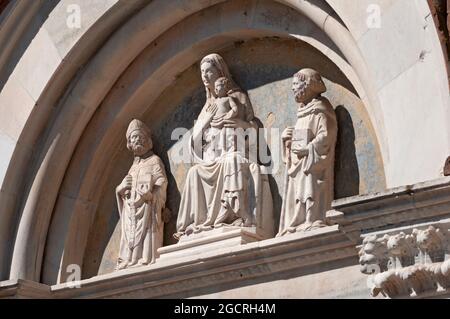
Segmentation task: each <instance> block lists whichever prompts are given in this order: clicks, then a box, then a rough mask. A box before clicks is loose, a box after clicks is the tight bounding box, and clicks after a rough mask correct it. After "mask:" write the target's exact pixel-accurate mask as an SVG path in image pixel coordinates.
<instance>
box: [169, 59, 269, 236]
mask: <svg viewBox="0 0 450 319" xmlns="http://www.w3.org/2000/svg"><path fill="white" fill-rule="evenodd" d="M200 66H201V76H202V80H203V84H204V86H205V89H206V103H205V105H204V107H203V109H202V111H201V113H200V115H199V117H198V119H197V121H196V122H195V125H194V128H193V130H192V135H191V136H190V138H189V140H188V143H189V149H190V151H191V155H192V157H193V159H194V166H192V167H191V168H190V170H189V172H188V174H187V178H186V183H185V186H184V191H183V193H182V195H181V202H180V209H179V212H178V218H177V233H176V234H175V235H174V237H175V238H176V239H186V238H187V237H189V236H190V235H192V234H198V233H201V232H205V231H209V230H213V229H218V228H222V227H225V228H231V229H233V228H245V229H246V230H249V231H250V232H253V233H256V234H257V235H259V236H260V237H261V239H263V238H270V237H273V236H274V223H273V205H272V195H271V192H270V187H269V181H268V176H267V175H266V174H263V173H262V166H260V165H259V164H258V162H257V160H254V159H253V160H252V159H251V158H252V156H249V155H248V154H249V149H250V148H252V147H253V148H254V147H255V145H256V144H257V140H256V139H254V141H249V139H248V138H245V137H244V140H245V142H243V143H238V140H239V138H240V137H242V135H243V134H242V133H243V132H245V133H249V131H251V130H253V134H255V135H256V134H257V130H258V124H257V123H256V121H255V117H254V112H253V107H252V105H251V103H250V100H249V98H248V96H247V94H246V93H244V92H243V91H242V90H241V89H240V88H239V87H238V86H237V85H236V84H235V82H234V81H233V79H232V77H231V74H230V72H229V70H228V67H227V65H226V64H225V61H224V60H223V58H222V57H221V56H220V55H218V54H210V55H208V56H206V57H205V58H203V60H202V61H201V64H200ZM245 135H247V134H245ZM247 137H248V135H247ZM240 141H242V139H241V140H240ZM238 144H239V145H241V146H242V145H243V147H239V145H238ZM204 234H207V233H204ZM202 235H203V234H202Z"/></svg>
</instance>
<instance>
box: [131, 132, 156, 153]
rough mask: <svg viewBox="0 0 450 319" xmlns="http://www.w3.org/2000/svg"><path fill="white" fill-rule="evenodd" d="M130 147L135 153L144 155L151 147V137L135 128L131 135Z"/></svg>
mask: <svg viewBox="0 0 450 319" xmlns="http://www.w3.org/2000/svg"><path fill="white" fill-rule="evenodd" d="M128 147H129V149H130V150H131V151H132V152H133V153H134V155H136V156H142V155H144V154H146V153H147V152H148V151H149V150H150V149H151V145H150V139H149V137H148V136H147V135H146V134H145V133H144V132H142V131H141V130H135V131H133V132H132V133H131V135H130V138H129V140H128Z"/></svg>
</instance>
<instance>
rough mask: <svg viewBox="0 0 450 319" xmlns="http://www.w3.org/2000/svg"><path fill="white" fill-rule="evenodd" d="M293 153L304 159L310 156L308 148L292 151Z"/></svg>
mask: <svg viewBox="0 0 450 319" xmlns="http://www.w3.org/2000/svg"><path fill="white" fill-rule="evenodd" d="M292 152H293V153H294V154H297V155H298V157H304V156H307V155H308V154H309V150H308V149H307V148H303V147H302V148H298V149H292Z"/></svg>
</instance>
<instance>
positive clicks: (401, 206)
mask: <svg viewBox="0 0 450 319" xmlns="http://www.w3.org/2000/svg"><path fill="white" fill-rule="evenodd" d="M333 208H334V211H330V212H329V213H328V214H327V219H328V221H329V222H330V223H332V224H339V225H341V226H343V230H344V231H345V232H348V233H349V234H350V233H355V235H356V233H357V232H360V231H361V232H363V233H366V232H371V231H376V230H381V229H389V228H390V227H392V225H396V226H395V227H399V226H401V225H409V224H415V223H421V222H427V221H433V220H439V219H443V218H448V217H449V216H450V178H449V177H445V178H441V179H438V180H434V181H430V182H425V183H419V184H415V185H413V186H402V187H398V188H394V189H391V190H387V191H385V192H381V193H375V194H370V195H360V196H354V197H349V198H345V199H341V200H336V201H334V202H333ZM354 238H356V237H354Z"/></svg>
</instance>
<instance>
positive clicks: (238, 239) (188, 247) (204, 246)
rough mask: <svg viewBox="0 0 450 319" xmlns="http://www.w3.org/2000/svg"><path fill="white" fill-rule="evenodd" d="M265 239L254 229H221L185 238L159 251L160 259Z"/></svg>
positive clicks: (201, 252)
mask: <svg viewBox="0 0 450 319" xmlns="http://www.w3.org/2000/svg"><path fill="white" fill-rule="evenodd" d="M262 239H264V238H263V237H262V236H260V235H258V234H257V233H256V232H255V229H254V228H237V227H221V228H217V229H213V230H209V231H203V232H201V233H198V234H192V235H189V236H183V237H182V238H181V239H180V241H179V243H178V244H176V245H171V246H167V247H162V248H160V249H158V253H159V255H160V257H159V258H160V259H164V260H166V259H175V258H181V257H186V256H197V255H201V254H205V253H208V252H212V251H215V250H217V249H224V248H232V247H239V246H240V245H245V244H248V243H252V242H256V241H260V240H262Z"/></svg>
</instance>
